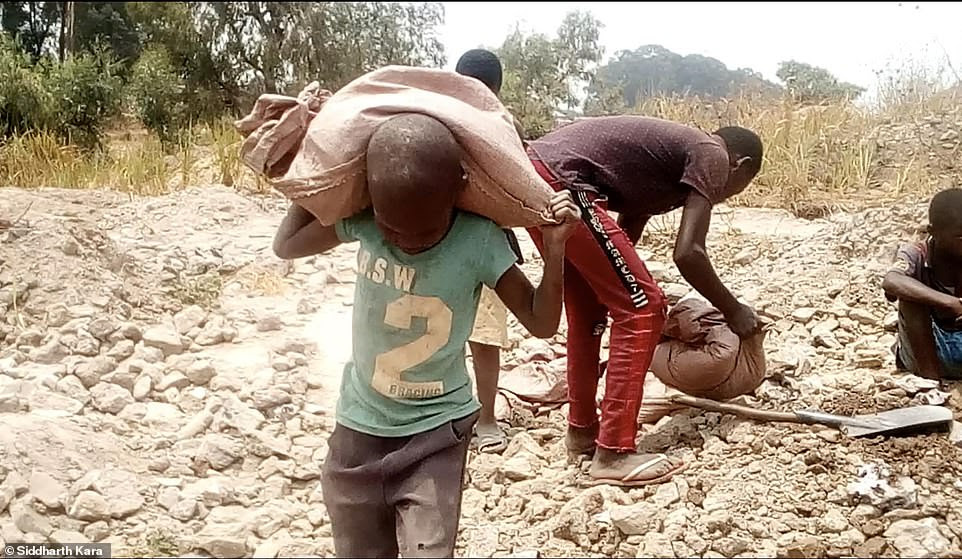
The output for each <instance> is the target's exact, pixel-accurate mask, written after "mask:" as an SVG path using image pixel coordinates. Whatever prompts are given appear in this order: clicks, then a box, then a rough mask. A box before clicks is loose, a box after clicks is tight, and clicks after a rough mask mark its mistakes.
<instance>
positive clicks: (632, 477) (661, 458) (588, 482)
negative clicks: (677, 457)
mask: <svg viewBox="0 0 962 559" xmlns="http://www.w3.org/2000/svg"><path fill="white" fill-rule="evenodd" d="M664 462H668V463H669V464H671V463H672V462H671V460H670V459H669V458H668V456H666V455H664V454H656V455H655V458H654V459H652V460H649V461H647V462H645V463H643V464H639V465H638V466H637V467H635V468H634V469H633V470H631V471H630V472H628V474H626V475H625V476H624V477H622V478H621V479H606V478H591V479H585V480H582V482H581V485H583V486H586V487H594V486H597V485H615V486H618V487H641V486H644V485H655V484H659V483H664V482H666V481H669V480H671V478H673V477H674V476H675V474H679V473H681V472H683V471H685V470H686V469H688V465H687V464H685V463H684V462H682V463H679V464H677V465H675V466H674V467H673V468H672V469H671V470H669V471H668V472H666V473H664V474H662V475H660V476H658V477H654V478H647V479H645V478H640V477H639V476H641V474H643V473H644V472H645V470H648V469H651V468H652V467H653V466H657V465H659V464H662V463H664Z"/></svg>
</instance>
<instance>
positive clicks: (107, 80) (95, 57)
mask: <svg viewBox="0 0 962 559" xmlns="http://www.w3.org/2000/svg"><path fill="white" fill-rule="evenodd" d="M118 70H119V67H118V65H117V63H116V62H115V61H113V60H112V59H111V58H110V57H109V56H108V55H107V54H106V53H105V52H104V51H98V52H95V53H93V54H81V55H78V56H75V57H71V58H68V59H67V61H66V62H64V63H63V64H57V63H52V64H49V65H48V67H47V71H46V75H47V78H46V80H45V81H46V82H47V90H48V91H49V92H50V96H51V98H52V104H51V121H52V124H53V129H54V131H56V133H57V134H58V135H59V136H60V137H61V138H64V139H65V140H66V141H67V142H68V143H73V144H77V145H78V146H80V147H83V148H91V147H95V146H99V145H100V138H101V135H102V134H103V131H104V127H105V125H106V123H107V120H108V119H110V118H111V117H113V116H116V115H117V114H118V112H119V109H120V101H121V87H122V84H121V80H120V77H119V75H118Z"/></svg>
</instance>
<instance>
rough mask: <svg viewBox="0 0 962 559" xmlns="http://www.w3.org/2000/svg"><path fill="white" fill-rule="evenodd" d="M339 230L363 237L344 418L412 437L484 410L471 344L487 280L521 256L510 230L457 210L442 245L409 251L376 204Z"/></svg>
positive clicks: (340, 408)
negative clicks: (389, 235)
mask: <svg viewBox="0 0 962 559" xmlns="http://www.w3.org/2000/svg"><path fill="white" fill-rule="evenodd" d="M335 229H336V231H337V236H338V238H339V239H340V240H341V241H342V242H351V241H360V243H361V244H360V247H359V249H358V252H357V283H356V285H355V288H354V318H353V326H352V328H353V347H352V350H351V351H352V354H351V355H352V356H351V360H350V361H349V362H348V363H347V364H346V365H345V367H344V377H343V379H342V381H341V396H340V399H339V400H338V404H337V421H338V423H341V424H342V425H344V426H345V427H348V428H350V429H354V430H355V431H360V432H362V433H367V434H369V435H374V436H379V437H403V436H408V435H414V434H417V433H423V432H425V431H429V430H431V429H434V428H436V427H439V426H441V425H443V424H444V423H446V422H448V421H451V420H453V419H459V418H461V417H464V416H467V415H470V414H471V413H473V412H475V411H477V409H478V408H479V407H480V406H479V404H478V402H477V400H476V399H475V397H474V394H473V391H472V388H471V378H470V377H469V376H468V372H467V368H466V367H465V344H466V343H467V341H468V336H469V335H470V334H471V330H472V328H473V326H474V319H475V314H476V313H477V310H478V299H479V297H480V295H481V285H482V284H484V285H487V286H488V287H490V288H492V289H493V288H494V287H495V286H496V285H497V283H498V280H500V279H501V276H502V275H503V274H504V272H505V271H507V270H508V269H509V268H510V267H511V266H512V265H513V264H514V262H515V258H516V257H515V254H514V253H513V252H512V250H511V247H510V246H509V245H508V241H507V239H506V238H505V235H504V232H503V231H502V230H501V229H500V228H498V226H497V225H495V224H494V222H492V221H490V220H488V219H485V218H483V217H480V216H477V215H474V214H469V213H463V212H458V213H457V214H456V217H455V220H454V224H453V225H452V226H451V230H450V231H449V232H448V234H447V236H446V237H445V238H444V239H443V240H442V241H441V242H440V243H438V244H437V245H435V246H434V247H432V248H431V249H429V250H427V251H425V252H422V253H420V254H407V253H405V252H404V251H402V250H401V249H399V248H397V247H395V246H394V245H392V244H390V243H388V242H387V241H386V240H385V239H384V237H383V236H382V235H381V233H380V231H379V230H378V228H377V225H375V223H374V217H373V215H372V214H371V212H370V211H368V212H364V213H363V214H360V215H358V216H355V217H352V218H350V219H347V220H344V221H341V222H339V223H338V224H337V225H336V227H335Z"/></svg>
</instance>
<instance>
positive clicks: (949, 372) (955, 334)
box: [882, 188, 962, 379]
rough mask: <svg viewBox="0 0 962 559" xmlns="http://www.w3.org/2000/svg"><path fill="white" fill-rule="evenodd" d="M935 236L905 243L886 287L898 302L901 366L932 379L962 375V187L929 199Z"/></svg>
mask: <svg viewBox="0 0 962 559" xmlns="http://www.w3.org/2000/svg"><path fill="white" fill-rule="evenodd" d="M928 233H929V236H928V238H927V239H926V240H925V241H921V242H915V243H907V244H903V245H902V246H901V247H899V250H898V253H897V254H896V257H895V264H894V265H893V267H892V269H891V270H890V271H889V272H888V273H887V274H886V275H885V280H884V281H883V282H882V289H884V290H885V296H886V297H887V298H888V299H889V300H890V301H896V300H897V301H898V305H899V318H898V343H897V345H896V347H895V356H896V365H897V366H898V368H899V369H900V370H907V371H909V372H911V373H914V374H916V375H919V376H921V377H925V378H930V379H943V378H951V379H958V378H962V299H960V298H959V297H960V288H962V189H957V188H955V189H950V190H944V191H942V192H939V193H938V194H936V195H935V196H934V197H933V198H932V201H931V203H930V204H929V226H928Z"/></svg>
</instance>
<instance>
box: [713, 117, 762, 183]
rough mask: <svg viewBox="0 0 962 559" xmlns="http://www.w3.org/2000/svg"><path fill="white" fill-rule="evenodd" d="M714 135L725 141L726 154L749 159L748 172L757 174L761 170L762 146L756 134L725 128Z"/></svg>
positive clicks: (741, 129) (742, 129) (745, 130)
mask: <svg viewBox="0 0 962 559" xmlns="http://www.w3.org/2000/svg"><path fill="white" fill-rule="evenodd" d="M715 135H717V136H719V137H721V139H723V140H725V145H726V146H727V147H728V152H729V153H731V154H733V155H736V156H737V157H739V158H740V157H750V158H751V163H749V164H748V167H747V168H748V170H749V171H751V172H752V173H753V174H758V172H759V171H760V170H761V169H762V155H763V153H762V152H763V149H764V148H763V146H762V139H761V138H759V137H758V134H756V133H754V132H752V131H751V130H749V129H748V128H742V127H741V126H726V127H724V128H719V129H718V130H716V131H715Z"/></svg>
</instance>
